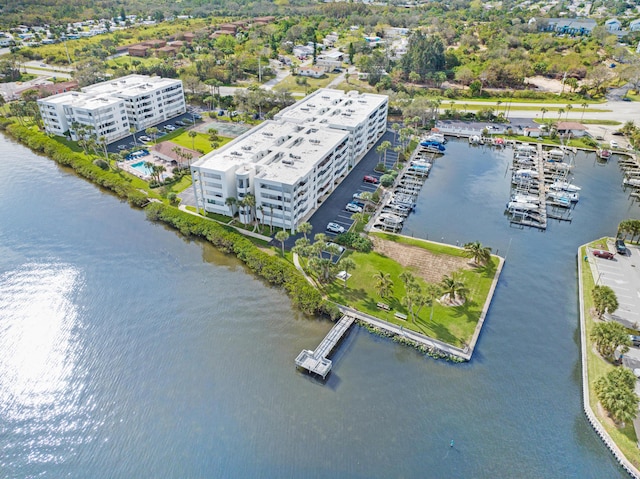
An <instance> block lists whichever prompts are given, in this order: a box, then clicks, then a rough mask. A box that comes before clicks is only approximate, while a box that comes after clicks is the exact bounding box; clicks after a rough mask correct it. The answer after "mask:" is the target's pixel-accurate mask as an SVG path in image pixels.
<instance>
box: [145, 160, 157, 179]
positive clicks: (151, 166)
mask: <svg viewBox="0 0 640 479" xmlns="http://www.w3.org/2000/svg"><path fill="white" fill-rule="evenodd" d="M144 166H145V168H147V169H148V170H150V171H151V172H152V176H153V174H154V173H155V170H154V169H153V167H154V166H156V165H154V164H153V163H151V162H150V161H145V162H144Z"/></svg>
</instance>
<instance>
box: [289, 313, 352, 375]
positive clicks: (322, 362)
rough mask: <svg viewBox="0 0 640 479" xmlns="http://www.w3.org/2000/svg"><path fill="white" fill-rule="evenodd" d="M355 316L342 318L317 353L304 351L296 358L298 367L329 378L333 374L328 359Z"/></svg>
mask: <svg viewBox="0 0 640 479" xmlns="http://www.w3.org/2000/svg"><path fill="white" fill-rule="evenodd" d="M355 319H356V318H355V317H354V316H349V315H345V316H343V317H342V318H340V321H338V322H337V323H336V324H335V326H334V327H333V328H331V331H329V332H328V333H327V335H326V336H325V338H324V339H323V340H322V342H321V343H320V345H319V346H318V347H317V348H316V349H315V351H309V350H308V349H303V350H302V352H301V353H300V354H298V357H297V358H296V366H297V367H299V368H302V369H306V370H307V371H309V372H310V373H314V374H317V375H318V376H322V379H324V378H326V377H327V374H329V372H331V366H332V363H331V360H330V359H328V358H327V356H329V354H331V351H333V349H334V348H335V347H336V344H338V342H339V341H340V340H341V339H342V337H343V336H344V335H345V333H346V332H347V331H348V330H349V328H350V327H351V325H352V324H353V322H354V321H355Z"/></svg>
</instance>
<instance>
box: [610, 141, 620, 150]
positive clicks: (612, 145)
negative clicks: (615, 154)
mask: <svg viewBox="0 0 640 479" xmlns="http://www.w3.org/2000/svg"><path fill="white" fill-rule="evenodd" d="M609 146H611V148H620V145H619V144H618V142H617V141H616V140H611V141H610V142H609Z"/></svg>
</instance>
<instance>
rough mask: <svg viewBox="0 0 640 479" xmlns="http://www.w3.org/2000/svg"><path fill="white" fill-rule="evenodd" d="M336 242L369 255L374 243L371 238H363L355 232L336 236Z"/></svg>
mask: <svg viewBox="0 0 640 479" xmlns="http://www.w3.org/2000/svg"><path fill="white" fill-rule="evenodd" d="M335 241H336V243H338V244H341V245H342V246H346V247H348V248H351V249H354V250H356V251H360V252H361V253H368V252H370V251H371V250H372V249H373V243H372V242H371V240H370V239H369V238H367V237H366V236H361V235H359V234H358V233H356V232H354V231H348V232H347V233H342V234H339V235H338V236H336V239H335Z"/></svg>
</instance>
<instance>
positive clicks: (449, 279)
mask: <svg viewBox="0 0 640 479" xmlns="http://www.w3.org/2000/svg"><path fill="white" fill-rule="evenodd" d="M440 286H441V287H442V292H443V293H444V294H445V295H446V296H447V297H448V301H449V303H453V302H455V301H456V300H457V299H460V300H464V299H465V298H466V295H467V293H468V290H467V288H466V286H465V284H464V281H462V280H461V279H460V276H459V275H458V273H452V274H451V276H449V275H446V274H445V275H444V278H442V281H441V282H440Z"/></svg>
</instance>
